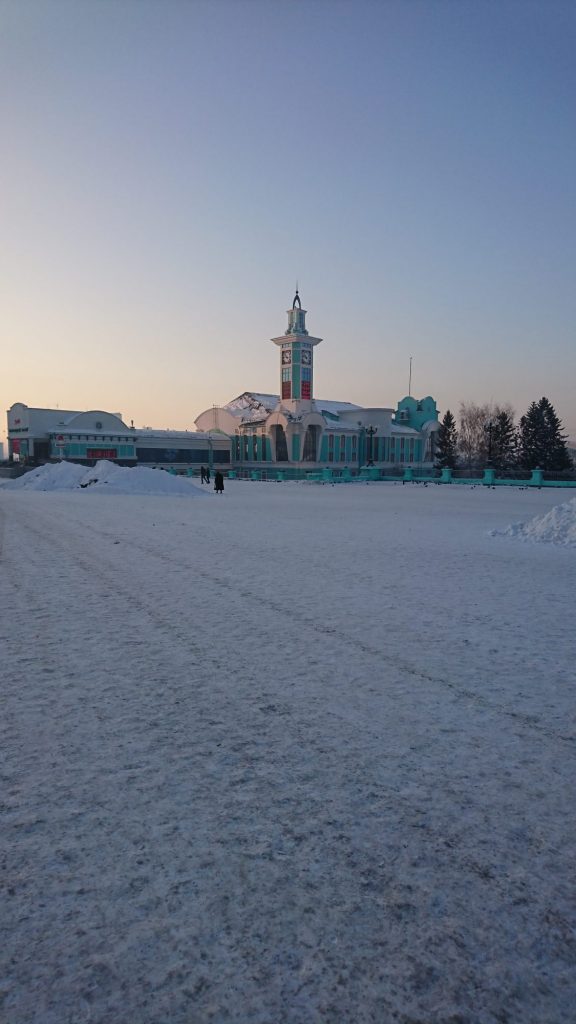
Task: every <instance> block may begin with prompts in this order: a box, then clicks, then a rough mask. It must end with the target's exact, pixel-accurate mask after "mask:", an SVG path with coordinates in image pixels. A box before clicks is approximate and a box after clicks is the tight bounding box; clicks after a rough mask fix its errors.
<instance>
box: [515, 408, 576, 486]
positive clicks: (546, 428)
mask: <svg viewBox="0 0 576 1024" xmlns="http://www.w3.org/2000/svg"><path fill="white" fill-rule="evenodd" d="M519 461H520V465H521V466H522V467H523V468H524V469H545V470H549V471H550V470H551V471H552V472H562V470H565V469H573V464H572V459H571V458H570V455H569V453H568V449H567V448H566V435H565V434H562V424H561V422H560V420H559V419H558V416H557V415H556V411H555V409H554V406H553V405H552V404H551V403H550V402H549V401H548V399H547V398H541V399H540V401H539V402H532V404H531V406H530V408H529V409H528V412H527V413H526V415H525V416H523V417H522V419H521V420H520V444H519Z"/></svg>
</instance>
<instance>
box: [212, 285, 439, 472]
mask: <svg viewBox="0 0 576 1024" xmlns="http://www.w3.org/2000/svg"><path fill="white" fill-rule="evenodd" d="M287 312H288V328H287V330H286V332H285V334H283V335H281V336H279V337H276V338H272V341H273V343H274V344H275V345H276V346H277V347H278V349H279V361H280V366H279V370H280V381H279V383H280V388H279V394H277V395H269V394H260V393H257V392H253V391H244V392H243V393H242V394H241V395H239V396H238V397H237V398H234V399H232V401H230V402H228V403H227V404H226V405H224V406H213V407H212V408H211V409H207V410H205V412H203V413H201V414H200V415H199V416H198V417H197V418H196V420H195V424H196V426H197V427H198V429H199V430H210V431H223V432H224V433H226V434H228V435H229V436H230V438H231V440H232V455H231V461H232V464H233V465H234V466H236V467H240V468H242V467H244V468H246V469H261V468H265V467H266V466H270V464H275V465H276V464H283V465H284V466H285V467H286V468H288V467H291V468H293V469H294V470H306V469H315V468H320V467H324V466H328V467H333V468H336V467H337V466H340V467H348V468H349V469H351V470H354V469H357V468H359V467H360V466H364V465H374V466H381V467H382V468H391V467H395V466H398V467H404V468H405V467H407V466H413V467H414V468H423V467H431V466H432V465H433V461H434V435H435V432H436V431H437V430H438V427H439V422H438V410H437V408H436V402H435V401H434V399H433V398H431V397H430V396H427V397H426V398H422V399H416V398H412V396H410V395H409V396H407V397H406V398H403V399H402V400H401V401H400V402H399V403H398V405H397V407H396V408H395V409H392V408H364V407H363V406H360V405H356V404H354V403H352V402H344V401H342V402H338V401H324V400H322V399H315V398H314V353H315V348H316V347H317V346H318V345H319V344H320V343H321V341H322V339H321V338H315V337H312V336H311V335H309V333H308V331H307V329H306V310H305V309H302V304H301V301H300V296H299V294H298V291H297V292H296V295H295V296H294V301H293V303H292V309H289V310H288V311H287Z"/></svg>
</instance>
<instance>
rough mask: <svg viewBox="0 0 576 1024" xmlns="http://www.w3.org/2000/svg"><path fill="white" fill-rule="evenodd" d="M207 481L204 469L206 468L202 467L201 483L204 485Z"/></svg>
mask: <svg viewBox="0 0 576 1024" xmlns="http://www.w3.org/2000/svg"><path fill="white" fill-rule="evenodd" d="M205 480H206V470H205V469H204V466H200V483H201V484H203V483H204V481H205Z"/></svg>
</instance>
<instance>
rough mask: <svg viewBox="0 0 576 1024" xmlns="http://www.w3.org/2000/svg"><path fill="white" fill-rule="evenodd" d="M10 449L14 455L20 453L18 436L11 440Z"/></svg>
mask: <svg viewBox="0 0 576 1024" xmlns="http://www.w3.org/2000/svg"><path fill="white" fill-rule="evenodd" d="M12 451H13V452H14V454H15V455H19V454H20V438H16V440H14V441H12Z"/></svg>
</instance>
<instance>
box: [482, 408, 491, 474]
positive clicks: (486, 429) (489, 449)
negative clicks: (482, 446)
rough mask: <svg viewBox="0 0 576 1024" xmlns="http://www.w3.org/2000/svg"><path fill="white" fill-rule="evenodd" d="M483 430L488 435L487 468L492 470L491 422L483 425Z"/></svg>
mask: <svg viewBox="0 0 576 1024" xmlns="http://www.w3.org/2000/svg"><path fill="white" fill-rule="evenodd" d="M484 430H485V431H486V433H487V435H488V468H489V469H490V468H492V420H488V423H486V424H485V426H484Z"/></svg>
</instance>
